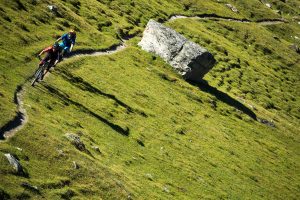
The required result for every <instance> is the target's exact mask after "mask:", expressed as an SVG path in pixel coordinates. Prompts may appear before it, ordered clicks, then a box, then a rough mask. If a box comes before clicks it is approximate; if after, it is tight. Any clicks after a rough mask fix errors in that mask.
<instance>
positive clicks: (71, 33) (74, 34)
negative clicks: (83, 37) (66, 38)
mask: <svg viewBox="0 0 300 200" xmlns="http://www.w3.org/2000/svg"><path fill="white" fill-rule="evenodd" d="M69 34H70V36H71V37H72V38H74V37H76V31H75V30H73V29H71V30H70V31H69Z"/></svg>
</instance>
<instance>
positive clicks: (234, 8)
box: [225, 3, 239, 12]
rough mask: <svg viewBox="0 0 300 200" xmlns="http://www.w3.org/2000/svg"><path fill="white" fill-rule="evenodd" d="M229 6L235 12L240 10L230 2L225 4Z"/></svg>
mask: <svg viewBox="0 0 300 200" xmlns="http://www.w3.org/2000/svg"><path fill="white" fill-rule="evenodd" d="M225 5H226V6H227V7H228V8H230V9H231V10H232V11H233V12H239V11H238V9H237V8H236V7H235V6H233V5H231V4H230V3H227V4H225Z"/></svg>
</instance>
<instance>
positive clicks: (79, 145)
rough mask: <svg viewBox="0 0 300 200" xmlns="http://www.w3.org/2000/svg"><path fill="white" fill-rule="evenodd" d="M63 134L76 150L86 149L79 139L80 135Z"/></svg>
mask: <svg viewBox="0 0 300 200" xmlns="http://www.w3.org/2000/svg"><path fill="white" fill-rule="evenodd" d="M65 136H66V138H67V139H68V140H69V141H70V142H71V144H73V145H74V146H75V147H76V148H77V149H78V150H80V151H85V150H86V148H85V145H84V143H83V142H82V141H81V140H80V137H79V136H78V135H75V134H72V133H67V134H66V135H65Z"/></svg>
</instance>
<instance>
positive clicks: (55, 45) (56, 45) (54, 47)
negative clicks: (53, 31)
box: [53, 42, 59, 51]
mask: <svg viewBox="0 0 300 200" xmlns="http://www.w3.org/2000/svg"><path fill="white" fill-rule="evenodd" d="M53 50H55V51H58V50H59V44H58V42H55V43H54V44H53Z"/></svg>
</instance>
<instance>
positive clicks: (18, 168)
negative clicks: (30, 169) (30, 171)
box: [4, 153, 24, 174]
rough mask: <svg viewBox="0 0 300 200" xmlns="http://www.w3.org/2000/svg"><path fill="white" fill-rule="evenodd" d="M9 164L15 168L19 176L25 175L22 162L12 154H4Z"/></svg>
mask: <svg viewBox="0 0 300 200" xmlns="http://www.w3.org/2000/svg"><path fill="white" fill-rule="evenodd" d="M4 155H5V157H6V158H7V160H8V162H9V163H10V164H11V165H12V166H13V167H14V169H15V170H16V172H17V173H18V174H24V170H23V167H22V165H21V164H20V162H19V161H18V160H17V159H16V158H15V157H14V156H13V155H12V154H10V153H6V154H4Z"/></svg>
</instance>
